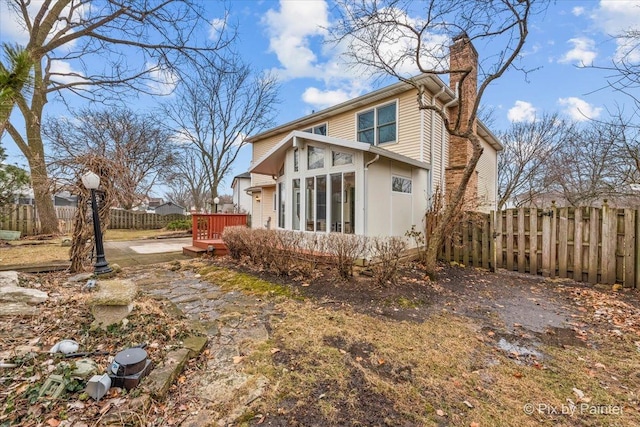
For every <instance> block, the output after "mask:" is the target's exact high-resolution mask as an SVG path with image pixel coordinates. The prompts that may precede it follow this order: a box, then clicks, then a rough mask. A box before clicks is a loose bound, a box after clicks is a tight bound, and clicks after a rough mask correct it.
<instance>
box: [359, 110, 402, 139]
mask: <svg viewBox="0 0 640 427" xmlns="http://www.w3.org/2000/svg"><path fill="white" fill-rule="evenodd" d="M357 125H358V136H357V137H358V141H359V142H365V143H367V144H371V145H379V144H384V143H387V142H395V141H396V135H397V128H398V126H397V121H396V103H395V102H393V103H391V104H386V105H382V106H380V107H376V108H373V109H371V110H368V111H363V112H361V113H358V117H357Z"/></svg>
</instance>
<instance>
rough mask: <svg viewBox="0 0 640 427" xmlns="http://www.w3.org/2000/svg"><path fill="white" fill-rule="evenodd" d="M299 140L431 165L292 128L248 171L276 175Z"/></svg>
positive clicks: (422, 165)
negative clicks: (288, 152)
mask: <svg viewBox="0 0 640 427" xmlns="http://www.w3.org/2000/svg"><path fill="white" fill-rule="evenodd" d="M300 140H306V141H314V142H321V143H324V144H330V145H335V146H338V147H343V148H348V149H351V150H358V151H363V152H368V153H372V154H374V155H379V156H382V157H386V158H388V159H392V160H396V161H398V162H402V163H405V164H408V165H411V166H413V167H417V168H421V169H431V165H429V164H428V163H425V162H421V161H419V160H415V159H412V158H410V157H407V156H403V155H402V154H398V153H394V152H392V151H389V150H385V149H384V148H380V147H376V146H375V145H370V144H367V143H364V142H355V141H349V140H346V139H340V138H334V137H331V136H325V135H318V134H314V133H309V132H302V131H299V130H294V131H292V132H290V133H289V134H288V135H287V136H285V137H284V138H283V139H282V140H281V141H280V142H278V143H277V144H276V145H275V146H273V147H272V148H271V149H270V150H269V151H267V152H266V153H265V154H264V155H263V156H262V157H261V158H259V159H258V160H257V161H256V162H255V163H254V164H253V166H251V167H250V168H249V172H251V173H257V174H262V175H277V174H278V171H279V170H280V167H281V166H282V162H283V161H284V156H285V155H286V152H287V150H288V149H289V148H291V147H295V146H298V145H300V144H301V142H300Z"/></svg>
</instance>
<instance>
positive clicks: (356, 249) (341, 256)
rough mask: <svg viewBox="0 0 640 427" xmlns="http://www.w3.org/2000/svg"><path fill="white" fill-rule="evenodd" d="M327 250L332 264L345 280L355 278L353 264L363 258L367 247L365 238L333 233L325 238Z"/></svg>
mask: <svg viewBox="0 0 640 427" xmlns="http://www.w3.org/2000/svg"><path fill="white" fill-rule="evenodd" d="M324 239H326V240H325V250H326V252H328V253H329V255H330V256H331V259H332V263H333V264H334V266H335V267H336V268H337V270H338V274H339V275H340V277H342V278H343V279H349V278H350V277H351V276H353V264H354V263H355V262H356V260H357V259H358V258H361V257H362V256H363V254H364V252H365V249H366V246H367V239H366V238H365V237H364V236H357V235H355V234H338V233H331V234H329V235H326V236H324Z"/></svg>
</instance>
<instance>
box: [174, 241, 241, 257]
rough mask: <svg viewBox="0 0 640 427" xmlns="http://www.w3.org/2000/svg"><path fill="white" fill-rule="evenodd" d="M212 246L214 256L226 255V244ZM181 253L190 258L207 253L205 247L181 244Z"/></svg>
mask: <svg viewBox="0 0 640 427" xmlns="http://www.w3.org/2000/svg"><path fill="white" fill-rule="evenodd" d="M212 246H213V247H214V251H213V253H214V255H215V256H223V255H227V254H228V253H229V251H228V250H227V246H226V245H224V244H223V245H212ZM182 254H183V255H187V256H190V257H192V258H196V257H200V256H203V255H206V254H207V249H204V248H201V247H197V246H183V247H182Z"/></svg>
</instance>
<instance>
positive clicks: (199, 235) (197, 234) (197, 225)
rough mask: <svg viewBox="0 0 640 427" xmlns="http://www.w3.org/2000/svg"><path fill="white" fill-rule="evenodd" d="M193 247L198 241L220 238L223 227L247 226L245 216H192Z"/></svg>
mask: <svg viewBox="0 0 640 427" xmlns="http://www.w3.org/2000/svg"><path fill="white" fill-rule="evenodd" d="M191 217H192V218H193V232H192V239H193V245H194V246H196V241H198V240H211V239H220V238H222V231H223V230H224V228H225V227H230V226H235V225H247V214H222V213H220V214H193V215H191Z"/></svg>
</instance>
